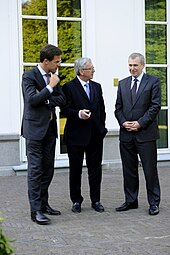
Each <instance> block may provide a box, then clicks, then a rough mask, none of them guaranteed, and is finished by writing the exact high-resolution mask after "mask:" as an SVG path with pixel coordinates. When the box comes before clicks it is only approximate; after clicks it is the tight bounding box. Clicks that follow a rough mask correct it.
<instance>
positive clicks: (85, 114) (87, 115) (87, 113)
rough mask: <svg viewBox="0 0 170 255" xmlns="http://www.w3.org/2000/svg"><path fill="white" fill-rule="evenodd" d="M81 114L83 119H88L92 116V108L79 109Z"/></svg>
mask: <svg viewBox="0 0 170 255" xmlns="http://www.w3.org/2000/svg"><path fill="white" fill-rule="evenodd" d="M79 116H80V118H81V119H83V120H88V119H89V118H90V116H91V112H90V110H87V109H83V110H80V111H79Z"/></svg>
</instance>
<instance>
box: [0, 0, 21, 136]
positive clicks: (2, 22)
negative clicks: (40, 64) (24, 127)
mask: <svg viewBox="0 0 170 255" xmlns="http://www.w3.org/2000/svg"><path fill="white" fill-rule="evenodd" d="M16 7H17V0H13V1H10V0H6V1H1V8H0V31H1V38H0V49H1V51H0V52H1V54H0V59H1V61H0V70H1V74H0V86H1V93H0V102H1V107H0V117H1V125H0V134H18V132H19V130H20V96H19V88H18V86H19V56H18V52H19V51H18V36H17V35H18V22H17V8H16Z"/></svg>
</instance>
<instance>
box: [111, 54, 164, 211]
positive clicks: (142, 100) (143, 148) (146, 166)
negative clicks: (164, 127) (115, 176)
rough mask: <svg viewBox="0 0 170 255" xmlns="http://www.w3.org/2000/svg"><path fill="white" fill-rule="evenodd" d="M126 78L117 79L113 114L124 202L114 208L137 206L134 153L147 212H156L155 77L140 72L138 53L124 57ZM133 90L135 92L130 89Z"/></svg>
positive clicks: (158, 98) (158, 99) (158, 105)
mask: <svg viewBox="0 0 170 255" xmlns="http://www.w3.org/2000/svg"><path fill="white" fill-rule="evenodd" d="M128 64H129V71H130V73H131V76H130V77H127V78H125V79H123V80H121V81H119V85H118V93H117V100H116V109H115V116H116V118H117V120H118V122H119V125H120V136H119V138H120V154H121V159H122V165H123V177H124V192H125V203H124V204H122V205H121V206H120V207H118V208H116V211H118V212H121V211H127V210H129V209H136V208H138V191H139V176H138V154H139V156H140V160H141V163H142V166H143V171H144V175H145V180H146V189H147V198H148V203H149V214H150V215H156V214H158V213H159V203H160V185H159V179H158V172H157V148H156V139H158V138H159V132H158V125H157V115H158V113H159V110H160V108H161V90H160V81H159V78H158V77H156V76H153V75H148V74H145V73H144V72H143V68H144V66H145V61H144V57H143V55H141V54H140V53H132V54H131V55H130V56H129V59H128ZM134 90H135V91H134Z"/></svg>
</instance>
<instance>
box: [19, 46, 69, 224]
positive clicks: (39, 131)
mask: <svg viewBox="0 0 170 255" xmlns="http://www.w3.org/2000/svg"><path fill="white" fill-rule="evenodd" d="M61 54H62V52H61V50H60V49H59V48H58V47H56V46H54V45H50V44H48V45H46V46H44V47H43V48H42V49H41V51H40V63H39V64H38V65H37V66H36V67H35V68H33V69H31V70H29V71H26V72H25V73H24V74H23V79H22V91H23V99H24V112H23V121H22V128H21V134H22V135H23V137H24V138H26V154H27V159H28V197H29V202H30V208H31V219H32V220H33V221H35V222H36V223H38V224H42V225H43V224H48V223H49V222H50V219H49V218H48V217H46V216H45V215H44V213H47V214H49V215H60V211H58V210H55V209H53V208H51V207H50V205H49V203H48V188H49V185H50V183H51V181H52V178H53V174H54V155H55V145H56V138H57V124H56V114H55V107H56V106H63V105H64V104H65V102H66V100H65V96H64V94H63V92H62V90H61V88H60V87H59V85H58V83H59V78H58V76H57V74H55V72H56V71H57V69H58V68H59V66H60V63H61Z"/></svg>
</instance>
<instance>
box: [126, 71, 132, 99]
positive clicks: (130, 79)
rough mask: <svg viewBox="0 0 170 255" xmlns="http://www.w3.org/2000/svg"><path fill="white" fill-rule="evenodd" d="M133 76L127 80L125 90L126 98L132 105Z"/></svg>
mask: <svg viewBox="0 0 170 255" xmlns="http://www.w3.org/2000/svg"><path fill="white" fill-rule="evenodd" d="M131 81H132V78H131V76H130V77H128V78H127V80H126V84H125V88H126V96H127V98H128V99H129V101H130V103H132V96H131Z"/></svg>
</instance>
